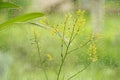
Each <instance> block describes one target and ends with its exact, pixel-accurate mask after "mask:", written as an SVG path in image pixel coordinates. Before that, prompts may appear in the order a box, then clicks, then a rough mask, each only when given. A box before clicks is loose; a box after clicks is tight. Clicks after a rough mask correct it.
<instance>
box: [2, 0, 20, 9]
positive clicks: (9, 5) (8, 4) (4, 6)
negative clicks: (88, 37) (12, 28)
mask: <svg viewBox="0 0 120 80" xmlns="http://www.w3.org/2000/svg"><path fill="white" fill-rule="evenodd" d="M4 8H19V6H18V5H16V4H13V3H10V2H2V1H0V9H4Z"/></svg>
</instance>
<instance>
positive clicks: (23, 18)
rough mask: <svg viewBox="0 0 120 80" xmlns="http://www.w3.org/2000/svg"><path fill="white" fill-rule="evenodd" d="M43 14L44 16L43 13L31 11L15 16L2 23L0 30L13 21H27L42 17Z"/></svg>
mask: <svg viewBox="0 0 120 80" xmlns="http://www.w3.org/2000/svg"><path fill="white" fill-rule="evenodd" d="M42 16H44V14H43V13H29V14H25V15H22V16H18V17H15V18H13V19H10V20H8V21H6V22H4V23H2V24H0V30H2V29H3V28H5V27H6V26H8V25H11V24H13V23H16V22H25V21H28V20H31V19H35V18H38V17H42Z"/></svg>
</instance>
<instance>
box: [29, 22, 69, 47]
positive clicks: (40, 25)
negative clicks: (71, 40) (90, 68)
mask: <svg viewBox="0 0 120 80" xmlns="http://www.w3.org/2000/svg"><path fill="white" fill-rule="evenodd" d="M28 23H29V24H32V25H35V26H38V27H41V28H44V29H50V28H53V27H50V26H45V25H42V24H37V23H33V22H28ZM53 29H54V28H53ZM54 30H55V31H56V32H57V30H56V29H54ZM57 34H58V36H59V37H60V38H61V39H62V40H63V42H64V44H65V46H67V43H66V42H65V40H64V39H63V38H62V35H61V34H60V33H59V32H57Z"/></svg>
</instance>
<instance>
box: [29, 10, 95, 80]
mask: <svg viewBox="0 0 120 80" xmlns="http://www.w3.org/2000/svg"><path fill="white" fill-rule="evenodd" d="M40 23H41V24H36V23H30V24H32V25H36V26H40V27H43V28H45V29H47V30H49V31H50V33H51V34H52V35H57V36H59V40H60V42H61V52H60V55H61V63H60V65H59V69H58V73H57V78H56V80H61V72H62V69H63V65H64V63H65V60H66V58H68V55H70V54H72V53H74V51H76V50H78V49H80V48H82V47H84V46H86V45H90V48H89V49H88V52H89V53H88V54H89V59H90V61H93V62H94V61H96V60H97V56H96V47H95V43H94V40H95V38H96V36H91V37H89V38H87V40H85V41H84V43H81V44H79V45H78V46H77V47H75V44H76V41H77V38H79V37H83V36H84V32H85V27H84V24H85V18H84V11H81V10H78V11H77V12H75V13H73V14H71V13H69V14H66V15H65V17H64V20H63V21H62V22H61V23H58V24H57V25H51V24H49V21H47V20H46V18H44V17H43V19H41V20H40ZM84 37H86V36H84ZM78 42H80V41H78ZM36 43H37V42H36ZM77 44H78V43H77ZM73 47H74V48H73ZM37 49H39V48H37ZM38 52H39V51H38ZM89 65H90V63H89V64H88V65H87V66H85V67H84V68H83V69H82V70H80V71H78V72H76V73H74V74H73V75H71V76H70V77H68V78H67V80H70V79H72V78H74V77H75V76H76V75H78V74H79V73H81V72H82V71H84V70H85V69H86V68H87V67H88V66H89ZM62 77H63V76H62ZM46 79H47V78H46Z"/></svg>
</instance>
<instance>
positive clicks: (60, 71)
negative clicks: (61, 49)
mask: <svg viewBox="0 0 120 80" xmlns="http://www.w3.org/2000/svg"><path fill="white" fill-rule="evenodd" d="M76 21H77V20H75V22H76ZM74 25H75V24H74ZM74 29H75V26H73V29H72V33H71V36H70V39H69V42H68V45H67V48H66V52H65V56H64V58H63V60H62V63H61V65H60V68H59V71H58V75H57V80H59V77H60V73H61V70H62V67H63V64H64V62H65V59H66V57H67V54H68V50H69V47H70V44H71V42H72V41H71V40H72V37H73V34H74Z"/></svg>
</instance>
